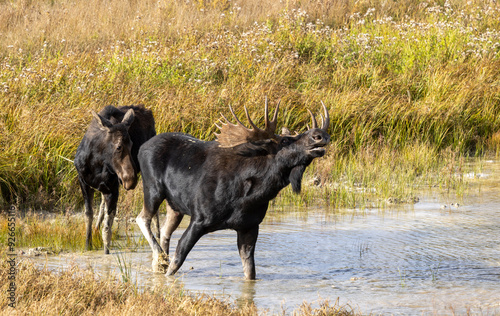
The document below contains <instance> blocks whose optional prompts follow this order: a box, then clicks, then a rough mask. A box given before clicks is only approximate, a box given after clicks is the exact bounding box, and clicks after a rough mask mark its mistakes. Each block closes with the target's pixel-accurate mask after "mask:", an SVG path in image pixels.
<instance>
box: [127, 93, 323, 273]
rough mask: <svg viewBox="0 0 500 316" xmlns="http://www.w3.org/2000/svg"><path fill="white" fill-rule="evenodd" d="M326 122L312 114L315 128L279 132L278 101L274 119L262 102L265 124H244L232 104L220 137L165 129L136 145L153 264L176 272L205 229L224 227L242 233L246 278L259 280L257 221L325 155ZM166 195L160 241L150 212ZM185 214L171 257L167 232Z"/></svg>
mask: <svg viewBox="0 0 500 316" xmlns="http://www.w3.org/2000/svg"><path fill="white" fill-rule="evenodd" d="M322 105H323V109H324V113H325V115H324V116H323V122H322V126H321V128H318V125H317V121H316V118H315V117H314V115H313V114H312V113H311V112H310V111H309V110H308V111H309V113H310V115H311V117H312V128H311V129H309V130H308V131H306V132H304V133H302V134H299V135H296V136H291V135H275V130H276V125H277V116H278V110H279V103H278V105H277V106H276V109H275V112H274V117H273V119H272V120H271V121H269V117H268V104H267V99H266V102H265V128H264V129H260V128H258V127H257V126H256V125H255V124H254V123H253V122H252V120H251V119H250V115H249V114H248V110H247V109H246V107H245V113H246V117H247V119H248V122H249V123H250V125H251V127H252V128H247V127H246V126H245V125H244V124H243V123H241V121H240V120H239V119H238V117H237V116H236V114H235V113H234V111H233V109H232V108H231V107H229V109H230V111H231V113H232V115H233V117H234V118H235V120H236V121H237V124H232V123H230V121H229V120H228V119H227V118H226V117H225V116H224V115H222V117H223V118H224V120H225V122H222V121H221V123H222V124H221V125H220V126H219V125H217V127H218V128H219V129H220V134H216V135H217V139H216V140H215V141H202V140H199V139H196V138H194V137H193V136H190V135H186V134H181V133H164V134H160V135H157V136H155V137H153V138H151V139H150V140H149V141H147V142H146V143H145V144H144V145H143V146H142V147H141V148H140V150H139V164H140V167H141V172H142V179H143V189H144V207H143V209H142V211H141V213H140V214H139V215H138V216H137V219H136V221H137V223H138V225H139V227H140V228H141V231H142V233H143V234H144V236H145V237H146V239H147V241H148V242H149V244H150V246H151V249H152V251H153V263H152V265H153V271H156V272H164V271H165V269H166V268H167V267H168V270H167V271H166V273H167V275H173V274H174V273H175V272H177V270H178V269H179V268H180V267H181V265H182V264H183V262H184V260H185V259H186V256H187V255H188V253H189V252H190V250H191V249H192V248H193V246H194V245H195V243H196V242H197V241H198V240H199V239H200V238H201V237H202V236H203V235H205V234H207V233H209V232H213V231H216V230H221V229H233V230H236V232H237V244H238V250H239V254H240V257H241V261H242V264H243V270H244V274H245V278H246V279H255V263H254V251H255V243H256V241H257V235H258V232H259V224H260V223H261V222H262V220H263V219H264V216H265V215H266V211H267V208H268V205H269V201H270V200H272V199H273V198H275V197H276V195H277V194H278V193H279V191H280V190H281V189H283V188H284V187H286V186H287V185H288V184H290V183H291V185H292V189H293V191H294V192H296V193H298V192H300V189H301V181H302V175H303V173H304V171H305V169H306V167H307V166H308V165H309V164H310V163H311V162H312V161H313V159H314V158H317V157H322V156H323V155H324V154H325V152H326V150H325V146H326V145H327V144H328V143H329V141H330V135H329V134H328V133H327V130H328V126H329V122H330V119H329V115H328V110H327V109H326V106H325V105H324V104H323V103H322ZM165 199H166V200H167V202H168V207H167V216H166V220H165V222H164V224H163V225H162V227H161V233H160V244H161V246H160V244H159V243H158V241H157V240H156V239H155V237H154V236H153V235H152V233H151V219H152V218H153V216H155V215H156V214H157V212H158V208H159V206H160V204H161V203H162V202H163V201H164V200H165ZM184 215H189V216H190V217H191V218H190V223H189V226H188V228H187V229H186V231H185V232H184V233H183V234H182V237H181V238H180V240H179V243H178V245H177V248H176V250H175V255H174V256H173V258H172V260H170V262H168V261H166V260H168V253H169V244H170V237H171V235H172V233H173V231H174V230H175V229H176V228H177V227H178V226H179V224H180V222H181V220H182V218H183V216H184Z"/></svg>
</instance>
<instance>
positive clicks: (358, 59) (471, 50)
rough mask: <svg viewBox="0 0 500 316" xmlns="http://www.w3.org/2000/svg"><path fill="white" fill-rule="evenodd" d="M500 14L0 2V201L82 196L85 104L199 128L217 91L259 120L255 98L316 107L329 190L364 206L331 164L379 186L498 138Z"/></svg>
mask: <svg viewBox="0 0 500 316" xmlns="http://www.w3.org/2000/svg"><path fill="white" fill-rule="evenodd" d="M499 21H500V7H499V5H498V4H496V3H495V2H491V1H467V2H464V1H458V0H457V1H446V2H444V3H443V2H442V1H438V2H420V1H416V0H406V1H397V2H387V1H348V0H339V1H323V0H317V1H315V0H310V1H283V2H277V1H273V2H271V3H268V1H261V0H251V1H226V0H222V1H219V0H217V1H215V0H212V1H210V0H207V1H194V2H181V1H152V0H147V1H122V0H115V1H107V2H102V1H97V0H91V1H87V2H85V3H83V2H79V1H70V0H60V1H28V0H26V1H4V2H1V3H0V34H3V36H2V37H0V105H1V110H2V111H1V114H0V147H1V150H0V192H1V194H0V204H4V205H6V204H9V203H13V202H15V201H17V200H19V203H21V204H28V205H31V206H36V207H54V206H55V207H63V208H65V207H74V206H75V205H77V204H78V203H80V202H81V198H80V194H79V188H78V186H77V181H76V172H75V170H74V168H73V166H72V164H71V162H70V161H68V159H69V160H71V159H72V158H73V156H74V152H75V150H76V148H77V146H78V143H79V141H80V140H81V138H82V136H83V134H84V132H85V129H86V126H87V125H88V123H89V121H90V119H91V116H90V115H89V110H91V109H93V110H99V109H100V108H102V107H103V106H105V105H108V104H114V105H125V104H135V103H143V104H145V105H146V106H147V107H148V108H151V109H152V110H153V112H154V115H155V118H156V121H157V130H158V132H166V131H181V132H186V133H190V134H193V135H194V136H196V137H199V138H201V139H204V140H212V139H214V136H213V133H214V131H216V128H215V126H214V124H213V123H214V122H216V120H217V119H218V118H219V116H220V114H219V113H220V112H224V113H226V112H227V105H228V104H232V105H234V106H235V108H237V109H240V110H241V108H242V106H243V105H246V106H247V107H248V108H249V110H250V111H251V112H252V113H253V114H252V115H253V117H254V119H255V121H256V122H262V116H263V113H262V112H263V111H262V107H263V99H264V96H266V95H267V96H269V97H270V99H271V100H272V101H273V102H275V101H276V100H278V99H281V100H282V104H283V107H282V108H283V110H282V113H281V118H280V121H281V123H282V124H283V125H285V126H288V127H289V128H290V129H292V130H298V131H302V130H304V128H305V125H306V124H307V123H308V120H309V119H308V116H307V112H306V108H310V109H312V110H317V109H319V101H320V100H322V101H324V102H325V104H327V106H328V108H329V112H330V116H331V126H330V133H331V135H332V145H331V146H330V147H329V154H328V156H327V157H326V159H321V160H318V161H317V162H316V166H317V167H313V168H317V169H318V170H320V171H321V172H322V173H324V176H323V178H324V179H327V180H328V181H329V184H330V185H331V186H333V187H335V186H337V190H327V189H326V188H327V187H328V186H325V187H324V188H325V189H324V190H325V192H324V193H323V194H322V195H323V196H324V197H325V198H326V200H327V201H330V202H328V203H332V204H333V205H338V206H341V205H352V204H359V203H364V202H363V200H361V202H360V200H359V197H358V196H357V195H352V194H351V193H349V192H348V191H342V190H339V189H338V186H339V183H342V182H343V181H345V179H344V178H345V177H347V179H348V180H349V181H351V184H354V183H362V184H363V186H365V187H367V188H374V189H375V191H376V192H380V195H381V198H387V197H388V196H389V195H392V194H394V192H392V191H391V190H392V189H390V190H389V191H386V190H387V188H392V187H395V188H403V187H408V186H409V185H410V186H411V185H412V183H413V182H414V181H421V180H420V179H421V177H420V176H419V175H421V174H422V173H421V172H419V171H418V170H420V169H422V168H424V169H425V170H426V172H425V173H424V174H430V172H431V171H436V172H438V173H439V172H440V171H441V170H443V169H445V168H446V166H448V165H450V164H452V165H456V164H457V163H459V162H460V160H459V158H460V157H464V156H467V155H482V154H484V153H486V152H487V151H488V150H493V151H495V150H497V149H498V144H499V143H500V141H499V137H498V133H497V132H498V131H499V130H500V119H499V117H500V116H499V114H500V106H499V104H500V97H499V96H500V85H499V84H498V83H499V77H500V76H499V75H500V73H499V72H500V59H499V52H500V45H499V40H500V33H499V32H500V22H499ZM424 151H425V152H424ZM447 152H452V153H454V155H451V154H450V155H447V154H446V153H447ZM384 155H385V156H384ZM370 157H373V158H370ZM442 157H448V158H447V160H443V159H441V158H442ZM419 158H422V159H423V160H421V161H415V159H417V160H418V159H419ZM360 159H361V162H358V161H359V160H360ZM370 159H371V160H370ZM454 159H455V160H454ZM457 159H458V160H457ZM363 160H366V161H365V162H362V161H363ZM390 160H392V161H397V162H400V164H401V165H400V166H399V165H396V164H395V163H390ZM384 161H386V162H388V163H389V165H390V166H391V168H392V169H391V172H389V173H386V172H387V168H384V166H385V164H384V163H383V162H384ZM430 161H433V162H432V163H431V164H430V165H428V166H424V167H422V166H421V164H422V163H426V162H430ZM325 164H327V166H325ZM403 166H404V167H409V168H410V169H406V168H404V167H403ZM359 168H362V169H359ZM412 168H413V169H412ZM349 170H351V172H349ZM406 175H409V176H406ZM380 178H386V179H387V181H385V182H384V181H378V180H377V179H380ZM370 179H373V181H371V180H370ZM429 179H430V178H425V179H424V180H422V181H427V182H429V181H430V180H429ZM370 181H371V183H369V182H370ZM388 183H390V185H387V184H388ZM439 185H444V186H447V185H454V184H452V183H451V182H450V183H445V182H440V183H439ZM368 198H369V197H366V196H364V197H361V199H364V200H366V199H368ZM370 199H371V198H370Z"/></svg>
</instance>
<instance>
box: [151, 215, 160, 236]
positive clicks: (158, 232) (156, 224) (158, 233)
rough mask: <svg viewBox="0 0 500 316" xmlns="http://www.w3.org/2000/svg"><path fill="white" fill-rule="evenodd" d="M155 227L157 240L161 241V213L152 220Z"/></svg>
mask: <svg viewBox="0 0 500 316" xmlns="http://www.w3.org/2000/svg"><path fill="white" fill-rule="evenodd" d="M152 223H153V226H154V227H155V228H156V234H155V235H156V239H160V234H161V232H160V212H156V216H153V218H152Z"/></svg>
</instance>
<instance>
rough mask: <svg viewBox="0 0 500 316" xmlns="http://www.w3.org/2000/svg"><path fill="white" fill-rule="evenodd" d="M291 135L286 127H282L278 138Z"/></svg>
mask: <svg viewBox="0 0 500 316" xmlns="http://www.w3.org/2000/svg"><path fill="white" fill-rule="evenodd" d="M291 135H292V133H291V132H290V130H289V129H288V128H287V127H284V126H283V127H282V128H281V135H280V136H291Z"/></svg>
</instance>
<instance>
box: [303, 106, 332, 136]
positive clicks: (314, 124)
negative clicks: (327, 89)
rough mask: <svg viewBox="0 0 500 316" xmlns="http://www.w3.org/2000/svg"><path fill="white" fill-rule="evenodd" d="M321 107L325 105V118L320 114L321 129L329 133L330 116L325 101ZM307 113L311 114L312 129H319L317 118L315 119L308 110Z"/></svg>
mask: <svg viewBox="0 0 500 316" xmlns="http://www.w3.org/2000/svg"><path fill="white" fill-rule="evenodd" d="M321 105H323V110H324V111H325V116H323V114H320V115H321V119H322V123H321V129H322V130H324V131H325V132H327V133H328V127H329V126H330V115H329V114H328V109H327V108H326V106H325V104H324V103H323V101H321ZM307 112H309V114H310V115H311V120H312V128H318V122H317V121H316V117H314V114H312V112H311V111H309V109H307Z"/></svg>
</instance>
